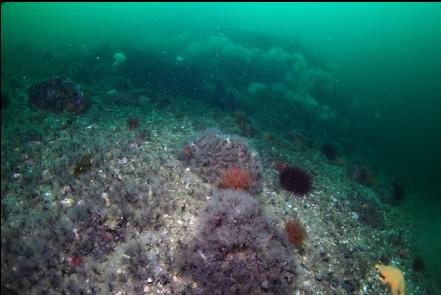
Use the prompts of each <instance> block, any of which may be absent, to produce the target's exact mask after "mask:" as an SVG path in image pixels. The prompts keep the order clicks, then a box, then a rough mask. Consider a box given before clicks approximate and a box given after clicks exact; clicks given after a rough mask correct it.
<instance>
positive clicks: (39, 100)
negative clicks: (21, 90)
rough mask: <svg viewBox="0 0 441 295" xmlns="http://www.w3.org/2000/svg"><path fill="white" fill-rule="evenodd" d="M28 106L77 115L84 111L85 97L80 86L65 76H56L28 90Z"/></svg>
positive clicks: (85, 105)
mask: <svg viewBox="0 0 441 295" xmlns="http://www.w3.org/2000/svg"><path fill="white" fill-rule="evenodd" d="M29 104H31V105H32V106H36V107H38V108H41V109H44V110H48V111H54V112H63V111H68V112H75V113H79V112H82V111H84V110H85V109H86V107H87V103H86V97H85V95H84V91H83V90H82V89H81V87H80V85H78V84H75V83H74V82H72V80H71V79H70V78H68V77H66V76H57V77H53V78H51V79H48V80H46V81H43V82H41V83H38V84H33V85H31V86H30V88H29Z"/></svg>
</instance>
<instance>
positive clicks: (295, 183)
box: [279, 166, 312, 196]
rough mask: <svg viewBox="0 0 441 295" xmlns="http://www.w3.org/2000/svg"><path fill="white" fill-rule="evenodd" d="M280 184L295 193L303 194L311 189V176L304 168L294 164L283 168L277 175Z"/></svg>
mask: <svg viewBox="0 0 441 295" xmlns="http://www.w3.org/2000/svg"><path fill="white" fill-rule="evenodd" d="M279 181H280V185H281V186H282V187H283V188H284V189H286V190H287V191H289V192H292V193H293V194H295V195H299V196H303V195H306V194H307V193H309V192H310V191H311V189H312V177H311V175H310V174H309V173H308V172H306V171H305V170H304V169H302V168H300V167H296V166H290V167H287V168H285V169H284V170H283V171H282V172H281V173H280V175H279Z"/></svg>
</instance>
